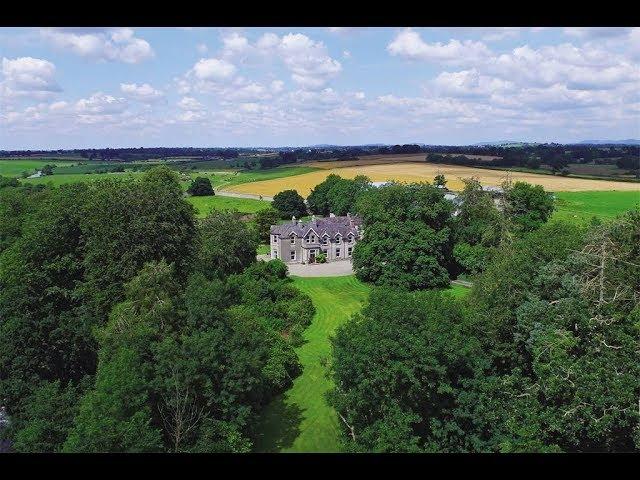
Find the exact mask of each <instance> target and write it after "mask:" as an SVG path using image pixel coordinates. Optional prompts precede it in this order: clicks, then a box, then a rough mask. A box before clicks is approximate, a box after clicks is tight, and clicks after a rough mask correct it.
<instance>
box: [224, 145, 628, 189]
mask: <svg viewBox="0 0 640 480" xmlns="http://www.w3.org/2000/svg"><path fill="white" fill-rule="evenodd" d="M403 157H406V155H405V156H403ZM321 163H322V162H316V163H314V164H313V165H316V166H318V165H320V164H321ZM332 163H336V164H345V163H348V162H332ZM331 173H335V174H338V175H340V176H342V177H345V178H353V177H355V176H356V175H367V176H368V177H369V178H370V179H371V180H373V181H388V180H398V181H403V182H425V181H427V182H432V181H433V178H434V177H435V176H436V175H437V174H439V173H441V174H443V175H444V176H445V177H446V179H447V181H448V183H447V186H448V187H449V188H451V189H452V190H461V189H462V187H463V183H462V180H461V178H468V177H471V176H474V177H477V178H478V179H479V180H480V182H481V183H482V184H484V185H500V184H501V183H502V182H503V181H504V180H505V178H506V177H507V172H506V171H504V170H488V169H482V168H473V167H464V166H453V165H435V164H429V163H417V162H414V163H410V162H396V163H384V164H376V163H374V164H371V163H367V164H366V165H360V166H346V167H345V166H342V167H341V168H330V165H327V168H323V169H321V170H316V171H313V172H309V173H304V174H302V175H296V176H295V177H280V178H275V179H272V180H261V181H255V182H252V183H245V184H241V185H238V184H236V185H231V186H224V187H223V188H225V189H227V190H229V191H233V192H239V193H251V194H255V195H264V196H273V195H275V194H276V193H278V192H280V191H282V190H286V189H290V188H293V189H296V190H297V191H298V193H300V194H301V195H302V196H304V197H306V196H308V195H309V193H310V192H311V189H312V188H313V187H315V186H316V185H317V184H318V183H320V182H322V181H323V180H324V179H325V178H326V177H327V176H328V175H329V174H331ZM509 175H510V177H511V179H512V180H514V181H515V180H523V181H526V182H529V183H532V184H537V185H542V186H543V187H544V188H545V189H546V190H549V191H553V192H559V191H571V192H577V191H590V190H595V191H598V190H600V191H601V190H623V191H639V190H640V184H639V183H631V182H615V181H610V180H593V179H582V178H570V177H562V176H553V175H538V174H535V173H521V172H509Z"/></svg>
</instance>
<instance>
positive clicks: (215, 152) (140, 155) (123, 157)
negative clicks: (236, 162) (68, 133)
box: [0, 147, 255, 162]
mask: <svg viewBox="0 0 640 480" xmlns="http://www.w3.org/2000/svg"><path fill="white" fill-rule="evenodd" d="M254 151H255V150H254V149H237V148H193V147H177V148H176V147H152V148H147V147H140V148H88V149H72V150H3V151H0V157H39V156H47V155H57V156H61V157H64V156H67V157H82V158H86V159H88V160H110V161H123V162H131V161H136V160H150V159H157V158H159V159H166V158H169V157H192V158H201V159H203V160H209V159H215V158H222V159H233V158H237V157H238V156H239V155H240V152H254Z"/></svg>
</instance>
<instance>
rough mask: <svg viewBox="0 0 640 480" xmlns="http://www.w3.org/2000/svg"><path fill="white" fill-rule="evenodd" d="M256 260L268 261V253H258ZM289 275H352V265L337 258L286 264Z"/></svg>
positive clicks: (348, 261)
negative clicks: (309, 262)
mask: <svg viewBox="0 0 640 480" xmlns="http://www.w3.org/2000/svg"><path fill="white" fill-rule="evenodd" d="M257 258H258V260H264V261H265V262H268V261H269V260H270V257H269V254H266V255H258V257H257ZM287 268H288V269H289V275H293V276H296V277H343V276H345V275H353V267H352V266H351V261H350V260H338V261H336V262H328V263H312V264H311V265H308V264H307V265H302V264H301V263H289V264H287Z"/></svg>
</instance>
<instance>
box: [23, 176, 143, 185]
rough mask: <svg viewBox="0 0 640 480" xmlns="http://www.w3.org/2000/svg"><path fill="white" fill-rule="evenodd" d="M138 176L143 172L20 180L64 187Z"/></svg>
mask: <svg viewBox="0 0 640 480" xmlns="http://www.w3.org/2000/svg"><path fill="white" fill-rule="evenodd" d="M138 175H142V172H123V173H101V174H98V173H94V174H85V173H69V174H63V175H47V176H44V177H39V178H25V179H20V182H24V183H33V184H44V185H53V186H55V187H57V186H59V185H64V184H67V183H78V182H93V181H95V180H100V179H105V178H125V179H126V178H133V177H135V176H138Z"/></svg>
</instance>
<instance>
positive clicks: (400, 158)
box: [305, 153, 500, 168]
mask: <svg viewBox="0 0 640 480" xmlns="http://www.w3.org/2000/svg"><path fill="white" fill-rule="evenodd" d="M442 155H447V156H450V155H457V154H455V153H443V154H442ZM465 156H466V157H468V158H476V159H479V160H485V161H488V160H494V159H496V158H500V157H494V156H491V155H465ZM425 157H426V154H424V153H408V154H406V155H367V156H366V157H362V158H360V159H358V160H342V161H339V160H333V161H332V160H326V161H322V162H311V163H308V164H305V165H308V166H310V167H316V168H342V167H359V166H363V165H381V164H385V163H406V162H424V159H425Z"/></svg>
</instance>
